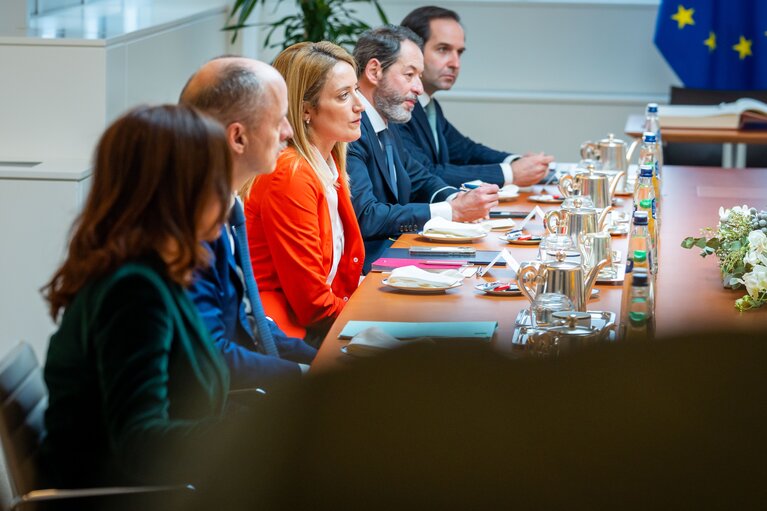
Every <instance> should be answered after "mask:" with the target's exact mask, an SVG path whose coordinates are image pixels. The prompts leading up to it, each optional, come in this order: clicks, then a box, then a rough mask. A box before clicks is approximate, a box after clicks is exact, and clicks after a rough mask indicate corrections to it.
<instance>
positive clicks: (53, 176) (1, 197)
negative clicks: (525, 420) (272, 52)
mask: <svg viewBox="0 0 767 511" xmlns="http://www.w3.org/2000/svg"><path fill="white" fill-rule="evenodd" d="M147 1H148V0H126V1H123V0H119V1H118V0H108V1H107V2H105V3H104V4H102V5H96V4H93V5H92V6H91V7H90V8H89V9H96V10H97V12H95V13H94V12H91V14H93V16H92V18H93V20H95V21H94V23H93V25H95V26H97V27H106V28H105V29H104V33H103V34H96V35H93V34H89V33H88V26H90V24H89V23H90V22H86V21H83V20H85V19H86V18H87V16H86V15H84V14H83V13H84V12H85V11H71V10H66V11H61V12H62V14H61V17H60V19H58V20H56V19H53V18H50V17H49V18H47V19H46V20H45V23H42V22H40V20H37V21H36V24H35V23H33V26H31V27H29V28H28V29H27V33H26V34H22V35H19V34H18V33H13V34H10V35H9V34H7V33H5V34H4V33H2V31H0V70H2V71H0V72H1V73H2V79H0V162H2V161H6V162H7V161H42V162H44V167H43V168H46V169H50V172H47V171H46V172H42V173H41V172H40V167H33V168H30V169H23V168H22V169H18V168H12V167H9V166H8V165H0V233H2V237H3V250H2V251H1V252H0V325H2V328H0V356H3V355H4V354H5V353H7V352H8V351H9V350H10V349H11V347H12V346H13V345H14V344H15V343H16V342H17V341H18V340H19V339H25V340H27V341H29V342H31V343H32V344H33V346H34V347H35V350H36V352H37V355H38V358H40V360H41V361H42V360H44V357H45V351H46V347H47V342H48V337H49V335H50V333H51V332H52V331H53V329H54V324H53V323H52V321H51V320H50V319H49V318H48V315H47V307H46V304H45V302H44V301H43V299H42V297H41V296H40V294H39V292H38V289H39V288H40V287H41V286H42V285H43V284H45V283H46V282H47V281H48V280H49V279H50V277H51V276H52V274H53V272H54V270H55V269H56V267H57V266H58V264H59V263H60V261H61V260H62V257H63V254H64V250H65V247H66V240H67V235H68V232H69V228H70V225H71V223H72V221H73V219H74V218H75V216H76V214H77V213H78V211H79V209H80V207H81V205H82V202H83V199H84V197H85V194H86V193H87V191H88V183H89V179H88V175H89V174H90V170H89V163H88V162H89V160H90V158H91V154H92V152H93V149H94V146H95V144H96V142H97V140H98V137H99V136H100V135H101V133H102V131H103V130H104V128H105V127H106V126H107V125H108V124H109V123H110V122H111V121H112V120H114V119H115V118H116V117H117V116H119V115H120V114H122V113H123V112H124V111H126V110H127V109H129V108H131V107H133V106H135V105H138V104H141V103H175V102H176V101H177V100H178V95H179V93H180V92H181V88H182V87H183V85H184V84H185V83H186V80H187V79H188V78H189V76H190V75H191V74H192V73H193V72H194V70H195V69H197V68H198V67H199V66H200V65H201V64H202V63H203V62H205V61H206V60H208V59H210V58H212V57H214V56H216V55H220V54H223V53H229V52H230V51H231V50H230V48H229V45H228V37H229V36H228V35H227V34H226V33H223V32H221V31H220V28H221V27H222V26H223V25H224V23H225V20H226V15H225V8H226V1H227V0H162V2H160V1H156V4H157V6H156V8H155V10H154V12H150V13H148V14H147V12H146V10H145V9H143V10H141V11H140V13H139V14H135V16H134V15H132V13H127V15H125V16H120V15H117V14H115V11H114V9H113V7H114V6H115V5H117V6H118V7H119V6H122V5H124V6H128V7H130V6H131V5H133V6H135V5H138V4H141V3H142V2H144V3H145V2H147ZM171 4H173V6H174V9H176V8H179V9H180V10H179V11H178V12H179V13H180V14H178V15H177V14H175V12H176V11H173V10H172V9H170V8H169V7H168V5H171ZM99 8H103V9H102V10H103V11H104V13H105V14H103V15H102V12H101V11H98V9H99ZM107 11H108V12H107ZM73 13H74V14H73ZM142 15H143V16H144V18H141V16H142ZM78 16H79V17H78ZM147 16H149V18H150V19H148V18H147ZM55 23H58V25H56V26H55V27H54V28H51V26H50V25H49V24H55ZM130 27H134V29H133V30H131V29H130ZM99 31H101V28H99ZM57 33H58V34H61V33H64V34H65V37H37V35H47V34H52V35H55V34H57ZM65 170H66V171H65Z"/></svg>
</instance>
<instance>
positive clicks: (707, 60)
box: [655, 0, 767, 90]
mask: <svg viewBox="0 0 767 511" xmlns="http://www.w3.org/2000/svg"><path fill="white" fill-rule="evenodd" d="M655 45H656V46H657V47H658V50H660V52H661V53H662V54H663V57H664V58H665V59H666V61H667V62H668V64H669V65H670V66H671V67H672V68H673V69H674V71H675V72H676V74H677V76H679V79H680V80H682V82H683V83H684V85H685V86H686V87H692V88H701V89H720V90H736V89H742V90H754V89H767V0H674V1H669V0H661V5H660V8H659V9H658V20H657V23H656V27H655Z"/></svg>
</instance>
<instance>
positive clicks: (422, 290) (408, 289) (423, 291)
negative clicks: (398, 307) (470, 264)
mask: <svg viewBox="0 0 767 511" xmlns="http://www.w3.org/2000/svg"><path fill="white" fill-rule="evenodd" d="M381 284H383V285H384V286H388V287H390V288H392V289H396V290H397V291H402V292H405V293H416V294H419V295H428V294H437V293H444V292H445V291H447V290H448V289H455V288H457V287H461V286H462V285H463V281H460V282H456V283H455V284H453V285H452V286H445V287H412V286H400V285H397V284H390V283H389V279H383V280H382V281H381Z"/></svg>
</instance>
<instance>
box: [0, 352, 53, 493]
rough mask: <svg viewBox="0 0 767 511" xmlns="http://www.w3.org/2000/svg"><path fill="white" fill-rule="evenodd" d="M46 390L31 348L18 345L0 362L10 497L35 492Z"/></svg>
mask: <svg viewBox="0 0 767 511" xmlns="http://www.w3.org/2000/svg"><path fill="white" fill-rule="evenodd" d="M47 406H48V390H47V388H46V387H45V382H44V380H43V373H42V370H41V368H40V365H39V364H38V362H37V357H36V356H35V352H34V351H33V350H32V347H31V346H30V345H29V344H28V343H26V342H20V343H19V344H18V345H17V346H16V347H15V348H13V350H12V351H11V352H10V353H9V354H8V355H6V356H5V357H4V358H3V359H2V360H1V361H0V443H1V444H2V448H3V453H4V455H5V464H6V468H7V470H8V477H9V479H10V483H11V490H12V491H13V496H14V497H19V496H21V495H24V494H26V493H27V492H29V491H31V490H33V489H35V488H38V487H39V486H38V484H37V483H38V477H39V469H38V466H39V463H38V461H39V450H40V443H41V442H42V438H43V435H44V434H45V422H44V417H45V409H46V408H47Z"/></svg>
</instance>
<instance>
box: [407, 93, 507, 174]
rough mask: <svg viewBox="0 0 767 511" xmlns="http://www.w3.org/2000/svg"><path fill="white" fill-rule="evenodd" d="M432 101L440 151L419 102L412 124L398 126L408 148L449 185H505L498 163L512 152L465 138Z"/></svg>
mask: <svg viewBox="0 0 767 511" xmlns="http://www.w3.org/2000/svg"><path fill="white" fill-rule="evenodd" d="M431 100H432V101H434V105H435V106H436V108H437V137H438V138H439V151H437V147H436V145H435V144H434V137H433V136H432V133H431V127H430V126H429V120H428V119H427V117H426V112H425V111H424V109H423V107H422V106H421V103H418V102H417V103H416V105H415V108H414V109H413V117H412V118H411V119H410V122H408V123H407V124H399V125H398V126H397V130H398V131H399V133H400V137H401V138H402V142H403V144H404V147H405V149H406V150H407V151H408V152H409V153H410V154H411V156H412V157H414V158H415V159H417V160H418V161H419V162H420V163H421V164H423V165H424V166H425V167H427V168H428V169H429V170H431V171H432V172H433V173H434V174H436V175H438V176H439V177H441V178H442V179H443V180H444V181H445V182H446V183H448V184H450V185H453V186H461V183H465V182H466V181H472V180H474V179H481V180H482V181H484V182H486V183H493V184H497V185H498V186H503V185H504V182H503V171H502V170H501V167H500V166H499V165H498V164H499V163H501V162H502V161H503V160H505V159H506V157H507V156H509V155H510V154H511V153H505V152H502V151H496V150H495V149H490V148H489V147H487V146H484V145H482V144H478V143H476V142H474V141H473V140H471V139H470V138H468V137H465V136H463V135H462V134H461V132H459V131H458V130H457V129H455V127H454V126H453V125H452V124H450V122H449V121H448V120H447V119H445V114H444V113H443V112H442V107H441V106H440V104H439V102H437V101H436V100H435V99H434V98H432V99H431Z"/></svg>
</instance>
